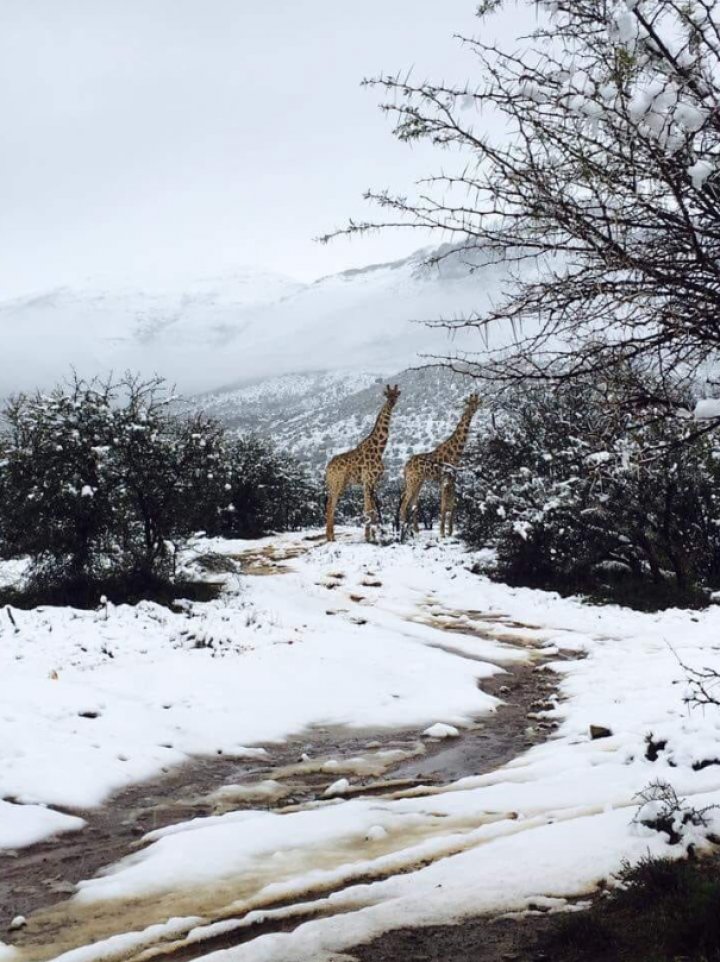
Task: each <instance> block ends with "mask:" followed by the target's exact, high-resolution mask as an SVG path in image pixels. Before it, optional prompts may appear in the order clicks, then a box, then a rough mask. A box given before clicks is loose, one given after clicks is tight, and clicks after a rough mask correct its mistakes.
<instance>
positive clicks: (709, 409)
mask: <svg viewBox="0 0 720 962" xmlns="http://www.w3.org/2000/svg"><path fill="white" fill-rule="evenodd" d="M694 413H695V420H696V421H708V420H711V419H712V418H718V417H720V398H714V397H709V398H703V399H702V400H700V401H698V402H697V404H696V405H695V412H694Z"/></svg>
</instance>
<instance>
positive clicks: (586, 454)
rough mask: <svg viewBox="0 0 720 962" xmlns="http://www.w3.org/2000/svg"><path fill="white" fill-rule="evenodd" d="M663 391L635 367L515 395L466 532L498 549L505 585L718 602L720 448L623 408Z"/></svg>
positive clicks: (606, 596)
mask: <svg viewBox="0 0 720 962" xmlns="http://www.w3.org/2000/svg"><path fill="white" fill-rule="evenodd" d="M654 388H655V384H654V379H653V377H652V375H649V374H642V373H640V372H638V371H637V370H636V369H633V368H632V367H630V366H629V365H628V366H626V367H625V369H624V370H622V371H620V372H615V373H614V375H613V376H612V377H610V376H608V375H607V374H602V373H601V374H598V375H595V376H592V377H591V376H587V377H584V378H576V379H574V380H573V381H572V382H568V383H565V384H562V385H559V386H557V387H554V388H552V389H551V388H548V387H546V386H543V385H536V386H535V387H527V386H526V387H524V388H522V389H517V390H514V391H511V392H510V393H509V394H508V395H507V397H506V398H505V401H504V405H503V408H502V410H501V411H499V412H498V414H497V415H496V418H495V422H494V423H495V427H494V429H493V430H490V431H488V432H487V433H485V434H483V435H482V436H481V437H480V439H479V440H478V441H477V443H476V444H475V446H474V447H473V448H472V450H470V451H469V452H468V454H467V457H466V465H467V466H466V468H465V469H464V471H463V473H462V478H461V479H460V481H461V483H460V484H459V489H460V494H461V502H462V503H461V509H462V510H461V515H460V522H461V525H462V532H463V535H464V537H465V539H466V540H467V541H468V542H469V543H470V544H471V545H473V546H475V547H482V546H488V545H491V546H494V547H496V549H497V563H496V565H495V567H494V569H493V571H494V574H495V575H496V576H497V577H498V578H501V579H502V580H504V581H507V582H509V583H510V584H514V585H530V586H533V587H542V588H550V589H555V590H558V591H561V592H564V593H570V592H577V591H580V592H586V593H588V594H589V595H591V596H592V597H595V598H597V599H598V600H614V601H619V602H621V603H629V604H633V605H635V606H639V607H647V608H657V607H665V606H668V605H680V606H684V607H688V606H697V605H702V604H706V603H707V598H708V589H711V588H717V587H718V585H720V440H719V439H718V438H717V436H716V435H715V434H714V433H711V432H706V433H698V432H697V431H696V430H695V427H696V425H695V424H694V423H693V422H692V420H690V419H688V418H685V419H683V418H676V419H668V418H666V417H664V415H663V412H662V411H661V410H659V409H657V408H652V407H648V406H647V405H642V406H639V407H636V409H635V410H634V411H629V410H628V409H627V408H626V406H625V404H624V403H623V404H619V403H618V399H619V398H622V399H623V401H624V399H626V398H627V396H628V395H629V394H630V393H631V392H632V391H633V390H635V391H637V393H638V394H640V395H643V396H647V395H648V394H651V393H652V391H653V390H654ZM667 389H668V388H667V384H665V385H663V390H664V391H667ZM675 402H676V405H677V407H678V409H681V408H682V406H683V404H685V406H686V408H687V407H689V405H690V402H689V400H688V399H686V398H685V397H683V396H682V395H681V394H678V395H677V396H676V398H675Z"/></svg>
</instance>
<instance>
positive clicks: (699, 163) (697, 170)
mask: <svg viewBox="0 0 720 962" xmlns="http://www.w3.org/2000/svg"><path fill="white" fill-rule="evenodd" d="M714 170H715V165H714V164H713V163H711V162H710V161H709V160H696V161H695V163H694V164H693V165H692V166H691V167H688V170H687V172H688V177H690V179H691V180H692V183H693V187H694V188H695V190H701V189H702V186H703V184H704V183H705V181H706V180H707V179H708V177H709V176H710V174H712V172H713V171H714Z"/></svg>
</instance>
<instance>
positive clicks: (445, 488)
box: [440, 478, 455, 538]
mask: <svg viewBox="0 0 720 962" xmlns="http://www.w3.org/2000/svg"><path fill="white" fill-rule="evenodd" d="M454 510H455V484H454V482H453V479H452V478H443V480H442V483H441V485H440V537H441V538H444V537H445V530H446V527H447V533H448V534H449V535H451V534H452V529H453V511H454ZM446 522H447V524H446Z"/></svg>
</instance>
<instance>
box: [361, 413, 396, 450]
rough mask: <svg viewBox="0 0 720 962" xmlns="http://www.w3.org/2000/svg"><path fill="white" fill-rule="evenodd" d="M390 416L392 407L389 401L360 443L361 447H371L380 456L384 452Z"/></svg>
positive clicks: (388, 433)
mask: <svg viewBox="0 0 720 962" xmlns="http://www.w3.org/2000/svg"><path fill="white" fill-rule="evenodd" d="M391 415H392V405H391V404H390V401H386V402H385V403H384V404H383V406H382V408H381V409H380V413H379V414H378V416H377V420H376V421H375V426H374V427H373V429H372V431H371V432H370V434H368V436H367V437H366V438H365V440H364V441H363V442H362V444H363V445H368V446H370V445H372V447H373V448H374V449H375V450H376V451H378V452H379V453H380V454H382V452H383V451H384V450H385V446H386V445H387V442H388V437H389V435H390V416H391Z"/></svg>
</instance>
